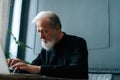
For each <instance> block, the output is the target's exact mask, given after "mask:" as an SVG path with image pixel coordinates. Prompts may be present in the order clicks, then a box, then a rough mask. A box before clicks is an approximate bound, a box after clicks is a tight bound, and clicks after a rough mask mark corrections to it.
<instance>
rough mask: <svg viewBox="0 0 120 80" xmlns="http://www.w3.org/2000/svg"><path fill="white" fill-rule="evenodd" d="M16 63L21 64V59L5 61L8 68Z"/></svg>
mask: <svg viewBox="0 0 120 80" xmlns="http://www.w3.org/2000/svg"><path fill="white" fill-rule="evenodd" d="M18 62H23V61H22V60H21V59H18V58H17V59H10V58H9V59H7V63H8V66H13V65H14V64H16V63H18Z"/></svg>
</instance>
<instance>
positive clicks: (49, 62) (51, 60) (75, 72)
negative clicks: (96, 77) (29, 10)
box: [7, 11, 88, 79]
mask: <svg viewBox="0 0 120 80" xmlns="http://www.w3.org/2000/svg"><path fill="white" fill-rule="evenodd" d="M32 22H33V23H34V24H36V26H37V31H38V32H39V36H40V39H41V45H42V47H43V48H42V49H41V52H40V53H39V55H38V56H37V58H36V59H35V60H33V61H32V63H31V64H26V63H25V62H24V61H22V60H20V59H8V60H7V62H8V65H9V66H12V67H13V68H14V71H17V70H19V71H21V72H22V71H27V72H29V73H33V74H40V75H45V76H52V77H63V78H79V79H88V50H87V45H86V41H85V40H84V39H83V38H81V37H77V36H73V35H68V34H66V33H65V32H62V30H61V29H62V25H61V22H60V19H59V17H58V16H57V15H56V14H55V13H54V12H52V11H41V12H40V13H38V15H37V16H36V17H35V18H34V19H33V21H32Z"/></svg>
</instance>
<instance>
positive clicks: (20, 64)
mask: <svg viewBox="0 0 120 80" xmlns="http://www.w3.org/2000/svg"><path fill="white" fill-rule="evenodd" d="M7 63H8V65H9V66H12V67H13V68H14V72H15V71H17V70H25V71H28V72H30V73H35V74H37V73H40V70H41V66H36V65H29V64H26V63H25V62H24V61H22V60H21V59H7Z"/></svg>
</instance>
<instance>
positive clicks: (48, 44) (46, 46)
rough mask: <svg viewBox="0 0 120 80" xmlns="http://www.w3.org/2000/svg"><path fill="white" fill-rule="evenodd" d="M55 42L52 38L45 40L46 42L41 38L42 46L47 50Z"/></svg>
mask: <svg viewBox="0 0 120 80" xmlns="http://www.w3.org/2000/svg"><path fill="white" fill-rule="evenodd" d="M55 42H56V41H55V40H52V41H47V43H45V40H43V39H42V40H41V44H42V47H43V48H44V49H45V50H47V51H49V50H50V49H52V48H53V47H54V45H55Z"/></svg>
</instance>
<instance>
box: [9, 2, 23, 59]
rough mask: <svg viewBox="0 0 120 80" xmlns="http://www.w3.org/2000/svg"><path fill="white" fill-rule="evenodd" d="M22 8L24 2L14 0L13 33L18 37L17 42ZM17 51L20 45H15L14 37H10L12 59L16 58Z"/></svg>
mask: <svg viewBox="0 0 120 80" xmlns="http://www.w3.org/2000/svg"><path fill="white" fill-rule="evenodd" d="M12 5H13V4H12ZM21 8H22V0H14V6H13V14H12V15H11V16H12V22H11V23H12V24H11V32H12V33H13V35H14V36H15V37H16V40H18V39H19V31H20V19H21ZM17 51H18V45H17V44H16V43H15V40H14V39H13V36H10V47H9V53H10V57H11V58H16V57H17Z"/></svg>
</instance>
